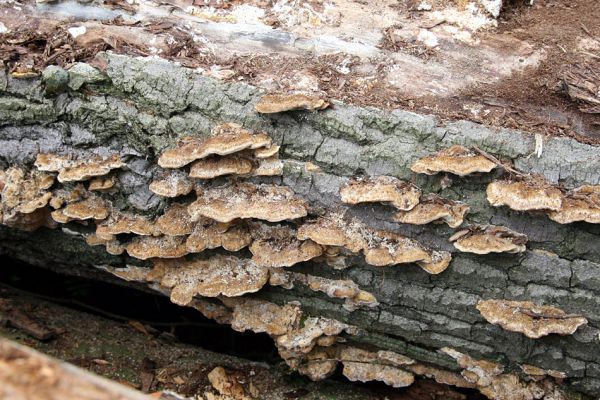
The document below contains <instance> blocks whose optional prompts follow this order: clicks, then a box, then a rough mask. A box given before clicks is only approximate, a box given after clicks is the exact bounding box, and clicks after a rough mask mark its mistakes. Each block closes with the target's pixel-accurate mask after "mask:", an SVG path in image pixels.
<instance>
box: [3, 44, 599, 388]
mask: <svg viewBox="0 0 600 400" xmlns="http://www.w3.org/2000/svg"><path fill="white" fill-rule="evenodd" d="M96 61H97V62H95V63H94V65H96V66H98V67H100V69H95V68H87V65H84V64H78V65H77V66H76V67H73V68H71V69H70V70H69V71H68V72H65V71H63V70H60V69H50V70H46V72H45V73H44V76H43V77H42V78H41V79H37V78H34V79H27V80H23V79H15V78H13V77H11V76H10V75H6V74H3V75H2V76H1V77H0V89H1V91H0V116H1V117H0V118H1V119H0V120H1V127H0V165H1V166H2V167H5V168H7V167H9V166H15V165H20V166H27V167H30V166H31V165H32V164H33V162H34V160H35V158H36V156H37V154H38V153H60V152H69V153H72V154H78V155H79V156H81V157H85V156H89V155H91V154H107V153H119V154H120V155H121V157H122V158H123V159H124V160H125V161H126V164H127V168H126V169H125V170H123V171H120V172H119V173H118V175H117V176H118V181H119V184H118V191H117V193H113V194H103V196H104V197H105V198H107V199H110V200H111V201H112V204H113V206H115V207H117V208H119V209H121V210H127V211H132V212H136V213H143V214H145V215H147V216H149V217H155V216H157V215H160V213H161V212H162V211H163V210H164V208H165V207H166V205H167V204H168V203H169V202H170V201H169V200H165V199H164V198H160V197H158V196H156V195H154V194H153V193H152V192H150V191H149V189H148V185H149V183H150V182H151V181H152V179H153V177H156V176H158V174H159V173H160V168H158V167H157V164H156V159H157V157H158V155H160V153H161V152H162V151H163V150H165V149H166V148H168V147H172V146H173V144H174V142H175V141H176V139H177V138H180V137H182V136H185V135H190V134H193V135H199V136H206V135H208V134H209V132H210V129H211V128H212V127H214V126H215V125H217V124H220V123H224V122H236V123H239V124H242V125H243V126H244V127H245V128H251V129H257V130H262V131H265V132H267V133H268V134H269V135H270V136H271V137H272V138H273V140H274V142H276V143H277V144H279V145H281V150H280V157H281V158H282V159H283V160H285V161H286V166H285V168H284V174H283V176H282V177H277V178H273V179H271V178H260V179H259V178H254V180H255V181H257V182H258V181H261V182H263V181H269V182H274V183H276V184H283V185H286V186H289V187H290V188H292V189H293V190H294V192H295V193H296V194H298V195H301V196H303V197H304V198H305V199H307V200H308V201H309V202H310V207H311V212H318V211H319V210H321V211H323V210H332V209H335V208H337V207H340V206H341V201H340V198H339V194H338V190H339V186H340V184H341V183H343V182H344V181H345V180H346V179H347V178H348V177H353V176H357V175H390V176H395V177H398V178H400V179H405V180H409V181H411V182H413V183H414V184H415V185H417V186H418V187H420V188H421V189H422V191H423V193H428V192H435V193H438V194H440V195H441V196H444V197H447V198H451V199H455V200H462V201H465V202H467V203H468V204H469V205H470V207H471V212H470V213H469V214H468V216H467V220H468V224H483V225H485V224H493V225H502V226H506V227H508V228H510V229H512V230H514V231H517V232H519V233H522V234H525V235H527V237H528V239H529V242H528V244H527V251H526V252H524V253H521V254H502V255H474V254H468V253H460V252H458V251H456V249H455V248H454V247H453V246H452V244H451V243H450V242H449V241H448V238H449V237H450V236H451V235H452V234H453V233H454V230H452V229H450V228H448V227H447V226H446V225H437V224H428V225H422V226H410V225H402V224H397V223H395V222H392V219H391V217H392V215H393V210H392V208H391V207H389V206H386V205H379V204H371V205H368V206H354V207H351V208H349V210H348V213H349V214H351V215H352V216H353V217H355V218H356V219H359V220H361V221H363V222H364V223H365V224H367V225H368V226H370V227H373V228H378V229H386V230H390V231H394V232H398V233H401V234H402V235H405V236H408V237H412V238H415V239H417V240H418V241H419V242H420V243H422V244H423V245H425V246H428V247H429V248H432V249H436V250H445V251H449V252H451V253H452V257H453V259H452V262H451V264H450V266H449V268H448V269H447V270H446V271H444V272H443V273H441V274H439V275H429V274H427V273H426V272H425V271H423V270H421V269H420V268H418V267H417V266H416V265H413V264H406V265H395V266H388V267H374V266H371V265H368V264H366V263H365V262H364V260H363V259H362V258H361V257H353V258H352V262H351V265H350V267H349V268H347V269H344V270H335V269H333V268H331V267H328V266H327V265H325V264H322V263H317V262H306V263H302V264H298V265H296V266H294V267H292V268H291V269H292V270H294V271H298V272H303V273H310V274H312V275H317V276H322V277H326V278H331V279H351V280H353V281H354V282H355V283H356V284H358V285H359V287H360V288H361V289H363V290H366V291H369V292H371V293H373V294H374V295H375V297H376V298H377V300H378V302H379V306H377V307H375V308H369V309H366V308H365V309H358V310H355V311H348V310H346V309H344V308H343V307H342V306H341V305H342V301H341V300H338V299H332V298H329V297H327V296H326V295H324V294H320V293H315V292H312V291H309V290H308V289H306V288H304V287H302V286H300V285H298V286H296V287H295V288H294V289H292V290H286V289H283V288H278V287H265V288H263V289H262V290H261V291H260V292H258V293H257V294H255V295H253V296H256V297H259V298H263V299H267V300H270V301H273V302H276V303H280V304H281V303H285V302H289V301H294V300H295V301H300V302H301V304H302V308H303V310H304V311H305V312H306V313H308V314H310V315H315V316H325V317H330V318H335V319H337V320H339V321H342V322H345V323H348V324H352V325H355V326H357V327H359V328H361V329H362V333H360V334H359V335H356V336H352V337H351V338H349V340H350V341H351V342H352V343H356V344H358V345H368V346H373V347H374V348H377V349H381V350H391V351H395V352H398V353H400V354H404V355H407V356H409V357H411V358H413V359H415V360H417V361H419V362H423V363H428V364H431V365H435V366H437V367H441V368H444V369H449V370H458V369H459V368H458V366H457V365H456V363H455V361H454V360H453V359H452V358H450V357H448V356H447V355H445V354H443V353H440V352H439V351H438V349H440V348H442V347H450V348H453V349H457V350H459V351H461V352H463V353H466V354H468V355H470V356H471V357H474V358H480V359H486V360H493V361H495V362H498V363H500V364H502V365H504V366H505V367H506V369H507V370H509V371H513V370H514V371H518V370H519V367H518V366H519V365H521V364H530V365H534V366H537V367H540V368H543V369H552V370H559V371H562V372H564V373H566V374H567V379H566V380H565V381H564V383H563V387H564V388H565V389H566V390H569V391H575V392H580V393H585V394H588V395H596V394H597V393H599V392H600V358H599V357H598V354H600V342H599V341H598V335H599V333H600V331H599V330H598V327H599V324H600V300H599V299H600V297H599V296H598V294H599V292H600V290H599V289H598V285H597V284H598V282H599V280H600V227H598V226H597V225H593V224H587V223H574V224H569V225H559V224H557V223H555V222H553V221H551V220H549V219H548V218H547V217H546V216H545V215H537V214H533V213H523V212H516V211H511V210H509V209H508V208H505V207H492V206H490V205H489V203H488V202H487V201H486V197H485V187H486V185H487V183H489V182H490V181H491V180H493V179H495V178H497V177H499V176H500V175H501V174H502V171H501V170H496V172H493V173H490V174H482V175H479V176H471V177H465V178H459V177H454V178H452V179H451V182H450V183H449V184H448V181H447V179H442V178H443V177H442V176H440V175H437V176H425V175H417V174H414V173H413V172H411V170H410V168H409V167H410V165H411V164H412V163H413V162H414V161H415V160H417V159H418V158H421V157H424V156H427V155H429V154H431V153H433V152H435V151H438V150H441V149H443V148H447V147H449V146H451V145H456V144H460V145H465V146H470V147H472V146H477V147H478V148H479V149H481V150H483V151H484V152H487V153H489V154H492V155H494V156H495V157H497V158H499V159H501V160H503V161H506V162H512V164H513V166H514V168H516V169H517V170H519V171H521V172H523V173H526V174H541V175H543V176H544V177H545V178H546V180H548V181H549V182H551V183H554V184H561V185H564V186H565V187H568V188H573V187H577V186H581V185H584V184H590V185H598V184H600V172H599V171H600V150H599V148H598V147H595V146H592V145H587V144H583V143H579V142H577V141H575V140H573V139H570V138H562V137H552V138H541V137H540V138H535V137H534V136H533V135H529V134H527V133H524V132H520V131H510V130H505V129H499V128H489V127H486V126H482V125H477V124H474V123H470V122H468V121H454V122H446V123H441V122H440V121H438V120H436V118H434V117H431V116H427V115H417V114H412V113H408V112H403V111H400V110H394V111H383V110H378V109H372V108H359V107H354V106H349V105H345V104H342V103H338V102H333V105H332V107H331V108H329V109H327V110H325V111H321V112H314V113H313V112H289V113H283V114H274V115H261V114H258V113H256V112H255V111H254V105H255V104H256V102H257V101H258V99H259V97H260V95H261V93H260V91H259V90H258V89H256V88H254V87H251V86H247V85H244V84H235V83H233V84H232V83H223V82H220V81H217V80H214V79H212V78H207V77H203V76H201V75H199V74H197V73H195V72H194V71H193V70H190V69H186V68H183V67H180V66H177V65H174V64H171V63H168V62H165V61H159V60H156V59H138V58H131V57H127V56H117V55H112V54H105V53H101V54H99V55H98V57H97V60H96ZM540 140H541V141H542V144H543V148H542V151H541V156H538V155H536V154H535V150H536V147H537V148H538V149H539V145H540V143H539V141H540ZM536 142H537V146H536ZM304 162H311V163H313V164H315V165H317V166H318V167H319V168H320V171H315V170H312V171H311V170H308V169H306V168H305V167H304V164H303V163H304ZM221 181H222V182H226V180H223V179H222V180H219V182H221ZM458 230H460V228H458ZM92 231H93V227H92V226H87V227H86V226H82V225H80V224H76V223H69V224H68V225H65V226H64V227H63V228H62V229H56V230H49V229H46V228H42V229H39V230H37V231H35V232H31V233H29V232H20V231H17V230H15V229H11V228H7V227H0V252H1V253H4V254H7V255H10V256H12V257H16V258H19V259H22V260H24V261H27V262H29V263H32V264H35V265H41V266H46V267H51V268H54V269H59V270H61V271H63V272H65V273H70V274H89V275H94V276H96V277H100V276H104V277H105V278H103V279H112V278H108V275H105V274H104V275H103V273H99V272H98V271H97V269H95V268H94V267H95V266H99V265H111V266H114V267H124V266H125V265H126V264H134V265H146V264H145V263H143V262H139V261H137V260H135V259H132V258H130V257H128V256H111V255H109V254H108V253H106V252H105V251H104V249H103V248H101V247H90V246H88V245H87V244H86V243H85V239H84V237H83V235H84V234H85V233H89V232H92ZM207 253H208V254H210V253H211V252H207ZM240 255H241V256H243V257H247V256H248V253H247V252H246V251H245V250H244V251H242V252H240ZM491 298H503V299H511V300H532V301H534V302H537V303H540V304H548V305H554V306H556V307H559V308H561V309H563V310H565V311H566V312H568V313H575V314H581V315H583V316H585V317H586V318H587V320H588V325H587V326H585V327H583V328H580V329H579V330H578V331H577V332H576V333H575V334H573V335H571V336H557V335H550V336H546V337H544V338H541V339H529V338H527V337H525V336H524V335H522V334H519V333H514V332H508V331H505V330H503V329H501V328H500V327H499V326H496V325H491V324H489V323H488V322H486V320H485V319H483V318H482V316H481V315H480V314H479V312H478V311H477V309H476V308H475V305H476V303H477V302H478V301H479V300H482V299H491Z"/></svg>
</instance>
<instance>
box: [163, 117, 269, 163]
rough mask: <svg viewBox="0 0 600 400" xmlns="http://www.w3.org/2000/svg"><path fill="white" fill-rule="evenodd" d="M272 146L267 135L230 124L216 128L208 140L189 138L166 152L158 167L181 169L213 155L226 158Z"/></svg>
mask: <svg viewBox="0 0 600 400" xmlns="http://www.w3.org/2000/svg"><path fill="white" fill-rule="evenodd" d="M270 146H271V138H270V137H269V136H268V135H267V134H266V133H263V132H259V133H254V132H251V131H248V130H246V129H243V128H242V127H241V126H240V125H238V124H233V123H228V124H223V125H219V126H217V127H215V128H214V129H213V131H212V136H210V137H208V138H187V139H185V140H184V141H182V143H180V144H179V145H178V146H177V147H176V148H174V149H171V150H166V151H165V152H163V153H162V154H161V155H160V157H159V159H158V165H160V166H161V167H163V168H181V167H183V166H185V165H187V164H189V163H191V162H192V161H196V160H200V159H202V158H205V157H208V156H210V155H213V154H215V155H220V156H224V155H228V154H233V153H237V152H239V151H242V150H245V149H258V148H261V147H270Z"/></svg>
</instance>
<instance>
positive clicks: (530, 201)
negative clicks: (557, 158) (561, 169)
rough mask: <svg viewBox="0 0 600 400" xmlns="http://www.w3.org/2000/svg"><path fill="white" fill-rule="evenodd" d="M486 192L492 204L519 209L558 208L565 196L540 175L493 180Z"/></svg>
mask: <svg viewBox="0 0 600 400" xmlns="http://www.w3.org/2000/svg"><path fill="white" fill-rule="evenodd" d="M486 193H487V199H488V201H489V203H490V204H491V205H493V206H496V207H497V206H508V207H510V208H511V209H513V210H517V211H528V210H558V209H560V206H561V203H562V197H563V194H562V192H561V191H560V189H558V188H557V187H555V186H552V185H550V184H549V183H548V182H546V181H545V180H544V179H543V178H540V177H531V178H525V179H521V180H517V181H511V180H497V181H493V182H491V183H490V184H489V185H488V187H487V190H486Z"/></svg>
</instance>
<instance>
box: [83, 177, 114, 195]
mask: <svg viewBox="0 0 600 400" xmlns="http://www.w3.org/2000/svg"><path fill="white" fill-rule="evenodd" d="M115 183H116V179H115V177H114V176H109V177H97V178H94V179H92V180H91V181H90V184H89V186H88V190H96V191H99V192H105V191H107V190H110V189H112V188H113V187H114V186H115Z"/></svg>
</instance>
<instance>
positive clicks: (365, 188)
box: [340, 176, 421, 210]
mask: <svg viewBox="0 0 600 400" xmlns="http://www.w3.org/2000/svg"><path fill="white" fill-rule="evenodd" d="M340 196H341V198H342V201H343V202H344V203H347V204H359V203H391V204H392V205H393V206H394V207H396V208H397V209H399V210H411V209H412V208H413V207H415V206H416V205H417V204H418V203H419V198H420V197H421V190H419V188H417V187H416V186H415V185H413V184H412V183H409V182H405V181H402V180H400V179H398V178H395V177H393V176H377V177H364V178H353V179H351V180H349V181H348V182H346V183H345V184H343V185H342V186H341V187H340Z"/></svg>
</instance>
